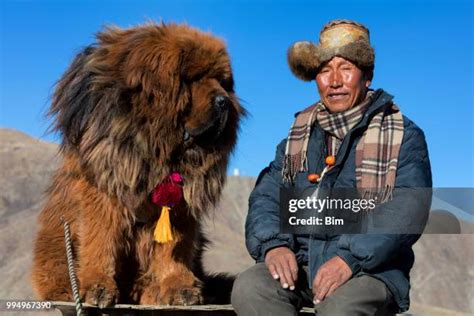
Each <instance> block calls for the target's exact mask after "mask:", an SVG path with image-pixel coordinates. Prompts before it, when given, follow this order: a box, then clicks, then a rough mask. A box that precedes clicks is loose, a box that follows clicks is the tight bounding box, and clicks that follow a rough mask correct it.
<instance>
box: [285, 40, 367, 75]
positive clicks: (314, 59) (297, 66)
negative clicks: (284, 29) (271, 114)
mask: <svg viewBox="0 0 474 316" xmlns="http://www.w3.org/2000/svg"><path fill="white" fill-rule="evenodd" d="M335 56H340V57H343V58H346V59H348V60H350V61H351V62H353V63H354V64H356V65H357V66H358V67H359V68H361V69H369V70H373V68H374V62H375V52H374V49H373V48H372V47H371V46H370V44H368V43H367V42H366V41H363V40H359V41H356V42H353V43H351V44H348V45H345V46H343V47H337V48H330V49H327V48H326V49H324V48H321V47H319V45H318V46H317V45H315V44H313V43H311V42H297V43H295V44H294V45H292V46H291V47H290V48H289V49H288V65H289V66H290V69H291V71H292V72H293V74H294V75H295V76H296V77H298V78H299V79H301V80H304V81H311V80H314V79H315V78H316V75H317V73H318V71H319V68H320V67H321V66H322V65H323V64H324V63H326V62H328V61H330V60H331V59H332V58H333V57H335Z"/></svg>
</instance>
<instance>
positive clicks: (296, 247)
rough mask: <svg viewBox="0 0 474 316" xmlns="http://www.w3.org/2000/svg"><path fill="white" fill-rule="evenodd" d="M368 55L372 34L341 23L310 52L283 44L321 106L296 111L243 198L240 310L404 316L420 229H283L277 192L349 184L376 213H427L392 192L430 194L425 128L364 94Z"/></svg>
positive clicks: (417, 202)
mask: <svg viewBox="0 0 474 316" xmlns="http://www.w3.org/2000/svg"><path fill="white" fill-rule="evenodd" d="M374 57H375V54H374V51H373V48H372V47H371V45H370V41H369V31H368V29H367V28H366V27H364V26H363V25H361V24H359V23H356V22H353V21H348V20H335V21H332V22H329V23H328V24H326V25H325V26H324V27H323V29H322V31H321V33H320V42H319V44H318V45H315V44H312V43H309V42H299V43H296V44H295V45H293V46H292V47H291V48H290V49H289V52H288V62H289V65H290V68H291V70H292V71H293V73H294V74H295V75H296V76H297V77H299V78H300V79H303V80H306V81H310V80H314V79H315V80H316V83H317V87H318V91H319V95H320V98H321V101H319V102H317V103H316V104H315V105H313V106H311V107H309V108H307V109H306V110H303V111H301V112H299V113H297V114H296V120H295V123H294V124H293V127H292V128H291V129H290V133H289V136H288V138H287V139H285V140H283V141H282V142H281V143H280V145H279V146H278V147H277V152H276V157H275V160H274V161H273V162H272V163H271V164H270V165H269V166H268V167H267V168H265V169H264V170H263V171H262V172H261V174H260V176H259V177H258V180H257V184H256V186H255V188H254V190H253V192H252V194H251V196H250V200H249V213H248V217H247V222H246V244H247V248H248V250H249V252H250V254H251V256H252V257H253V258H254V259H255V260H256V262H257V264H256V265H255V266H253V267H251V268H249V269H248V270H246V271H244V272H242V273H241V274H240V275H239V277H238V278H237V280H236V281H235V284H234V288H233V292H232V304H233V306H234V308H235V310H236V312H237V313H238V314H239V315H245V316H248V315H296V314H297V311H298V310H299V309H300V308H301V307H302V306H304V305H312V304H314V307H315V312H316V313H317V315H388V314H392V313H395V312H403V311H406V310H408V308H409V288H410V282H409V272H410V270H411V268H412V266H413V263H414V254H413V251H412V245H413V244H414V243H415V242H416V241H417V239H418V238H419V234H409V233H407V234H404V233H399V234H395V233H384V234H339V235H334V234H310V235H304V234H284V233H282V232H281V231H280V217H279V214H280V189H281V188H312V189H316V188H356V189H357V190H358V192H360V193H361V195H362V197H363V198H366V199H373V200H374V201H376V204H377V207H376V208H375V209H374V210H372V211H370V212H373V214H386V213H390V212H391V214H397V213H399V212H400V214H402V213H403V214H408V215H407V216H408V217H409V216H410V212H414V208H418V209H422V210H423V211H424V212H428V210H429V206H430V202H431V200H430V196H429V195H426V194H425V195H423V194H417V193H415V194H411V195H410V194H404V193H399V192H398V191H395V188H396V189H398V188H407V189H411V188H430V187H431V186H432V182H431V169H430V163H429V158H428V151H427V145H426V142H425V138H424V134H423V132H422V131H421V129H420V128H418V127H417V126H416V125H415V124H414V123H413V122H412V121H410V120H409V119H408V118H406V117H405V116H402V114H401V112H400V110H399V109H398V107H397V106H395V105H394V104H393V102H392V98H393V97H392V96H390V95H389V94H388V93H386V92H384V91H383V90H381V89H379V90H376V91H373V90H370V89H369V86H370V84H371V80H372V77H373V69H374ZM414 195H416V198H414ZM404 212H406V213H404Z"/></svg>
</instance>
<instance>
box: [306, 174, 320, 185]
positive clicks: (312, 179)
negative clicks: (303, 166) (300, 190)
mask: <svg viewBox="0 0 474 316" xmlns="http://www.w3.org/2000/svg"><path fill="white" fill-rule="evenodd" d="M308 180H309V182H311V183H316V182H318V180H319V174H317V173H311V174H309V175H308Z"/></svg>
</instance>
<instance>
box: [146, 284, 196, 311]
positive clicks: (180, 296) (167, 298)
mask: <svg viewBox="0 0 474 316" xmlns="http://www.w3.org/2000/svg"><path fill="white" fill-rule="evenodd" d="M202 303H203V297H202V290H201V287H200V282H199V283H198V282H197V283H196V284H195V285H193V286H179V285H178V284H173V285H172V286H167V285H166V284H162V285H161V286H159V285H151V286H149V287H147V288H145V289H144V291H143V294H142V296H141V299H140V304H144V305H198V304H202Z"/></svg>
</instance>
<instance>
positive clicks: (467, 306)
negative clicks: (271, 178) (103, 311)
mask: <svg viewBox="0 0 474 316" xmlns="http://www.w3.org/2000/svg"><path fill="white" fill-rule="evenodd" d="M56 151H57V145H55V144H51V143H46V142H42V141H39V140H36V139H33V138H31V137H29V136H27V135H25V134H23V133H21V132H18V131H14V130H9V129H0V187H1V188H2V190H1V192H0V253H1V254H2V255H1V257H0V298H2V299H6V298H18V299H20V298H23V299H25V298H32V297H33V293H32V290H31V287H30V285H29V280H28V278H29V270H30V265H31V258H32V243H33V240H34V236H35V234H36V218H37V215H38V213H39V212H40V210H41V205H42V196H43V192H44V190H45V189H46V188H47V186H48V183H49V181H50V179H51V175H52V172H53V170H54V169H55V168H56V167H57V166H58V157H57V155H56ZM254 183H255V179H253V178H247V177H237V176H231V177H229V178H228V180H227V184H226V187H225V189H224V194H223V197H222V199H221V202H220V204H219V206H218V207H217V208H216V210H214V211H213V212H211V215H210V216H209V218H208V219H206V221H205V225H204V226H205V227H204V228H205V229H204V230H205V232H206V234H207V236H208V238H209V239H210V240H211V241H212V244H211V245H210V247H209V249H208V250H207V251H206V253H205V255H204V264H205V267H206V270H208V271H213V272H227V273H235V274H236V273H238V272H240V271H242V270H243V269H245V268H247V267H249V266H251V265H252V264H253V261H252V259H251V258H250V257H249V255H248V253H247V251H246V249H245V242H244V221H245V216H246V212H247V200H248V196H249V194H250V192H251V190H252V188H253V186H254ZM463 225H464V224H463ZM473 244H474V235H467V234H465V235H424V236H422V238H421V239H420V240H419V242H418V243H417V244H416V245H415V247H414V249H415V254H416V263H415V267H414V268H413V270H412V274H411V279H412V282H411V284H412V292H411V300H412V309H411V310H410V311H411V312H414V313H417V314H419V315H430V316H431V315H466V313H468V312H472V311H474V299H473V298H474V248H473Z"/></svg>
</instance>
